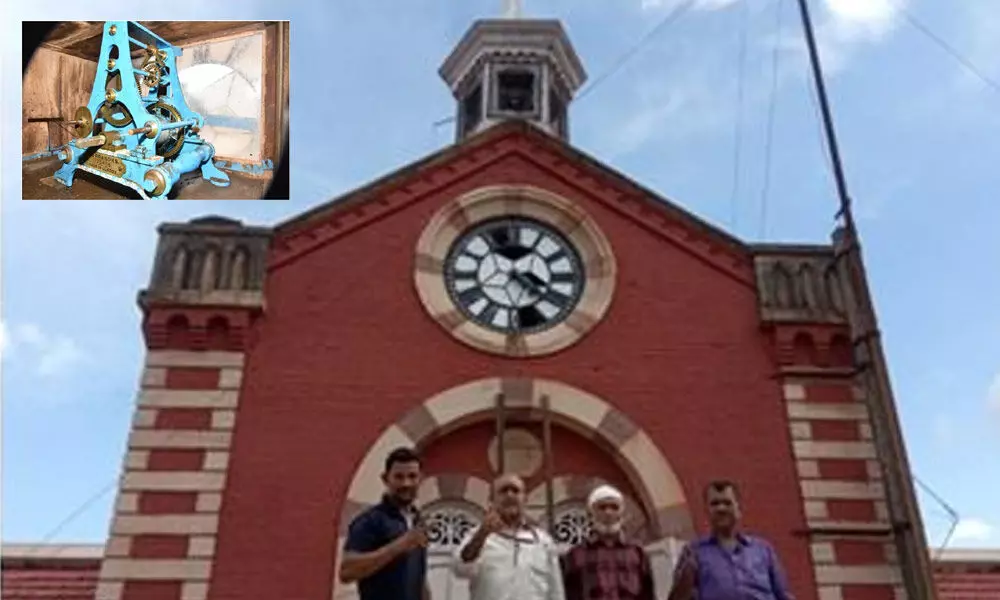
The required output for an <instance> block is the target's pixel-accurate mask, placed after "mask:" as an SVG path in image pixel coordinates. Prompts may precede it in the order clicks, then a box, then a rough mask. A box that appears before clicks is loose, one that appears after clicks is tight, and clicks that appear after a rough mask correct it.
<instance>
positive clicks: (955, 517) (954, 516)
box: [913, 475, 961, 560]
mask: <svg viewBox="0 0 1000 600" xmlns="http://www.w3.org/2000/svg"><path fill="white" fill-rule="evenodd" d="M913 481H914V483H916V484H917V486H919V487H920V488H921V489H923V490H924V491H925V492H927V494H928V495H929V496H930V497H931V499H933V500H934V501H935V502H937V503H938V504H939V505H940V506H941V508H943V509H944V510H945V512H947V513H948V516H949V517H950V518H951V527H950V528H948V533H947V534H945V536H944V541H942V542H941V545H940V546H939V547H938V549H937V552H936V553H935V555H934V560H940V559H941V555H942V554H943V553H944V551H945V549H947V548H948V544H949V543H950V542H951V538H952V536H953V535H955V530H956V529H957V528H958V523H959V521H961V517H960V516H959V514H958V511H957V510H955V509H954V508H952V507H951V505H949V504H948V503H947V502H945V501H944V499H943V498H941V496H939V495H938V494H937V492H935V491H934V490H933V489H931V486H929V485H927V484H926V483H924V482H923V481H922V480H921V479H920V478H919V477H917V476H916V475H913Z"/></svg>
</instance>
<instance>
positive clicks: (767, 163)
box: [758, 0, 785, 240]
mask: <svg viewBox="0 0 1000 600" xmlns="http://www.w3.org/2000/svg"><path fill="white" fill-rule="evenodd" d="M776 4H777V9H776V13H777V14H776V15H775V27H774V30H775V40H774V52H773V53H772V55H771V91H770V94H769V97H768V101H767V103H768V106H767V128H766V132H765V135H764V181H763V184H762V185H761V191H760V229H759V233H758V237H759V238H760V239H761V240H764V239H765V238H766V236H767V202H768V199H769V198H768V197H769V195H770V193H771V157H772V156H771V155H772V147H773V143H774V117H775V110H776V107H777V104H778V72H779V66H780V63H781V25H782V16H783V14H784V13H783V9H784V7H785V0H778V1H777V3H776Z"/></svg>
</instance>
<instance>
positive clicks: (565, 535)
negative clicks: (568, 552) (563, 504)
mask: <svg viewBox="0 0 1000 600" xmlns="http://www.w3.org/2000/svg"><path fill="white" fill-rule="evenodd" d="M552 537H553V539H554V540H555V542H556V543H557V544H559V545H563V546H575V545H577V544H579V543H581V542H584V541H586V540H587V538H588V537H590V515H589V514H587V509H586V508H584V507H582V506H572V507H568V508H565V509H563V510H561V511H558V512H557V513H556V516H555V524H554V525H553V527H552Z"/></svg>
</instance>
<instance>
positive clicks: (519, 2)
mask: <svg viewBox="0 0 1000 600" xmlns="http://www.w3.org/2000/svg"><path fill="white" fill-rule="evenodd" d="M503 16H504V18H505V19H520V18H522V17H523V16H524V2H523V0H503Z"/></svg>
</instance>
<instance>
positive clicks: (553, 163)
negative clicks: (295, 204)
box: [269, 121, 754, 286]
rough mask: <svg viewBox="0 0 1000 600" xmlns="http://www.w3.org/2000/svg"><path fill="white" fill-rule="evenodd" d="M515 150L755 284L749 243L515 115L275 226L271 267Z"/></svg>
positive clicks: (748, 283)
mask: <svg viewBox="0 0 1000 600" xmlns="http://www.w3.org/2000/svg"><path fill="white" fill-rule="evenodd" d="M511 156H517V157H519V158H521V159H523V160H526V161H528V162H529V163H531V164H532V165H534V166H536V167H538V168H540V169H542V170H544V171H546V172H547V173H549V174H550V175H552V176H553V177H555V178H558V179H560V180H561V181H563V182H564V183H566V184H569V185H570V186H572V187H574V188H576V189H577V190H579V191H580V192H581V193H582V194H584V195H586V196H588V197H591V198H593V199H595V200H597V201H599V202H601V203H603V204H605V205H606V206H608V207H609V208H611V209H612V210H614V211H615V212H617V213H618V214H620V215H622V216H623V217H625V218H628V219H630V220H632V221H634V222H635V223H637V224H638V225H640V226H642V227H644V228H646V229H647V230H650V231H653V232H654V233H657V234H658V235H660V236H661V237H663V238H665V239H667V240H669V241H671V242H673V243H674V244H675V245H677V246H678V247H679V248H681V249H683V250H685V251H687V252H689V253H690V254H693V255H695V256H697V257H699V258H701V259H702V260H705V261H706V262H708V263H709V264H711V265H712V266H713V267H715V268H717V269H719V270H720V271H722V272H724V273H726V274H728V275H730V276H732V277H735V278H736V279H738V280H740V281H742V282H744V283H746V284H747V285H749V286H753V285H754V274H753V258H752V251H751V247H750V246H749V245H747V244H745V243H743V242H742V241H740V240H739V239H737V238H735V237H734V236H732V235H730V234H729V233H727V232H725V231H723V230H721V229H719V228H717V227H715V226H713V225H711V224H709V223H707V222H705V221H703V220H702V219H700V218H698V217H696V216H695V215H693V214H692V213H690V212H688V211H687V210H685V209H683V208H681V207H679V206H677V205H676V204H674V203H673V202H671V201H670V200H667V199H666V198H664V197H662V196H660V195H659V194H656V193H655V192H653V191H651V190H649V189H646V188H644V187H642V186H640V185H639V184H637V183H636V182H634V181H633V180H632V179H630V178H629V177H627V176H625V175H624V174H622V173H620V172H618V171H616V170H614V169H612V168H611V167H608V166H607V165H605V164H604V163H602V162H600V161H598V160H597V159H595V158H593V157H591V156H589V155H587V154H586V153H584V152H581V151H580V150H578V149H576V148H574V147H572V146H570V145H569V144H567V143H566V142H564V141H562V140H560V139H558V138H555V137H553V136H550V135H548V134H547V133H545V132H543V131H540V130H538V128H536V127H535V126H533V125H531V124H529V123H526V122H522V121H510V122H507V123H502V124H500V125H497V126H495V127H492V128H490V129H487V130H486V131H484V132H482V133H480V134H478V135H475V136H472V137H470V138H468V139H466V140H464V141H462V142H461V143H458V144H455V145H452V146H449V147H447V148H444V149H443V150H440V151H438V152H436V153H434V154H431V155H430V156H428V157H426V158H423V159H421V160H419V161H416V162H414V163H411V164H409V165H407V166H405V167H403V168H401V169H398V170H396V171H394V172H392V173H390V174H388V175H386V176H384V177H381V178H379V179H377V180H376V181H374V182H372V183H370V184H368V185H365V186H363V187H361V188H357V189H355V190H353V191H350V192H348V193H346V194H344V195H342V196H340V197H338V198H336V199H334V200H332V201H330V202H327V203H324V204H322V205H320V206H317V207H316V208H313V209H311V210H309V211H307V212H305V213H303V214H301V215H299V216H297V217H293V218H292V219H290V220H288V221H285V222H283V223H281V224H279V225H277V226H276V227H275V230H274V232H275V236H274V240H273V246H272V250H273V254H272V257H271V260H270V264H269V267H270V268H278V267H280V266H282V265H284V264H287V263H288V262H290V261H292V260H294V259H295V258H297V257H298V256H301V255H302V254H306V253H309V252H312V251H313V250H315V249H318V248H320V247H322V246H325V245H326V244H328V243H330V242H331V241H333V240H334V239H336V238H339V237H341V236H343V235H346V234H347V233H349V232H351V231H354V230H356V229H358V228H360V227H364V226H367V225H368V224H371V223H374V222H376V221H378V220H380V219H381V218H383V217H385V216H387V215H389V214H391V213H394V212H396V211H397V210H399V209H401V208H404V207H406V206H408V205H410V204H411V203H412V202H416V201H418V200H419V199H420V198H423V197H425V196H426V195H428V194H431V193H433V192H435V191H436V190H438V189H441V188H444V187H447V186H449V185H451V184H452V183H453V182H455V181H457V180H459V179H462V178H464V177H466V176H468V175H470V174H472V173H473V172H477V171H480V170H481V169H483V168H485V167H486V166H488V165H490V164H494V163H496V162H498V161H500V160H505V159H507V158H509V157H511Z"/></svg>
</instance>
